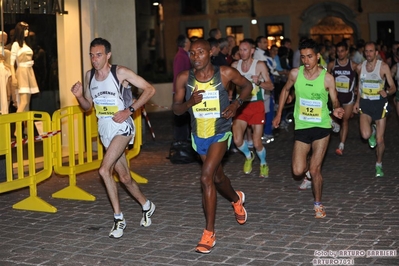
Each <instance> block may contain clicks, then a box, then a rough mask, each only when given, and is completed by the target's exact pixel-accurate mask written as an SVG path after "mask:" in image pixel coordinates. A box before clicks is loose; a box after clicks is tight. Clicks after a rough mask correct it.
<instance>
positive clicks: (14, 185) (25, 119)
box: [0, 112, 57, 213]
mask: <svg viewBox="0 0 399 266" xmlns="http://www.w3.org/2000/svg"><path fill="white" fill-rule="evenodd" d="M35 121H41V122H42V124H43V130H44V131H45V132H48V131H50V127H51V120H50V116H49V114H47V113H44V112H25V113H13V114H6V115H1V116H0V132H1V133H2V140H1V141H0V155H4V156H5V161H6V181H5V182H2V183H0V193H4V192H8V191H12V190H17V189H21V188H25V187H29V193H30V195H29V197H28V198H26V199H24V200H22V201H20V202H18V203H16V204H14V205H13V208H14V209H20V210H29V211H42V212H51V213H55V212H57V209H56V208H55V207H54V206H52V205H50V204H49V203H47V202H45V201H44V200H42V199H41V198H39V197H38V196H37V184H38V183H40V182H42V181H43V180H45V179H47V178H49V177H50V176H51V174H52V171H53V169H52V167H53V165H52V162H51V157H52V155H51V142H50V141H51V140H50V138H44V139H42V147H39V145H35V142H34V141H29V140H33V139H34V126H35V124H34V122H35ZM25 123H26V128H27V132H26V133H27V139H28V141H27V142H26V140H24V138H23V136H24V132H23V131H22V128H23V126H22V125H23V124H25ZM13 127H14V128H15V131H11V130H12V129H13ZM11 134H15V135H16V142H15V143H14V144H13V145H11ZM38 153H42V154H43V158H46V159H45V160H43V162H38V161H36V154H38ZM13 161H16V162H17V163H16V167H13ZM15 170H16V171H15Z"/></svg>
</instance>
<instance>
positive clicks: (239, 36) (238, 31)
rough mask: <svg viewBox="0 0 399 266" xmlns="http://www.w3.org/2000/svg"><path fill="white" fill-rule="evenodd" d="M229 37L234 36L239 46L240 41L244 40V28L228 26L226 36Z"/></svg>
mask: <svg viewBox="0 0 399 266" xmlns="http://www.w3.org/2000/svg"><path fill="white" fill-rule="evenodd" d="M229 35H231V36H234V38H235V39H236V44H237V45H238V44H239V43H240V41H242V40H244V28H243V27H242V26H227V27H226V36H229Z"/></svg>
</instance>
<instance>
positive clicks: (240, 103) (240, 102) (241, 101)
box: [236, 98, 244, 106]
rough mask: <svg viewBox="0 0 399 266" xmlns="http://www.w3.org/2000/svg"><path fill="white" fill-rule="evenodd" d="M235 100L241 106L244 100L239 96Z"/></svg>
mask: <svg viewBox="0 0 399 266" xmlns="http://www.w3.org/2000/svg"><path fill="white" fill-rule="evenodd" d="M236 101H237V102H238V105H239V106H241V105H242V104H243V103H244V101H243V100H242V99H241V98H237V99H236Z"/></svg>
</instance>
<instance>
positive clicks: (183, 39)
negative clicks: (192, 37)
mask: <svg viewBox="0 0 399 266" xmlns="http://www.w3.org/2000/svg"><path fill="white" fill-rule="evenodd" d="M186 39H187V37H186V35H183V34H180V35H179V36H177V39H176V43H177V46H178V47H182V48H183V47H184V46H186Z"/></svg>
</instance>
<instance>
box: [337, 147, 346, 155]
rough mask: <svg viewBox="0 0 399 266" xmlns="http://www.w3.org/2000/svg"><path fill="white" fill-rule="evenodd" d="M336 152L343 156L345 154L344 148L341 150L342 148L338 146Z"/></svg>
mask: <svg viewBox="0 0 399 266" xmlns="http://www.w3.org/2000/svg"><path fill="white" fill-rule="evenodd" d="M335 154H336V155H339V156H342V155H343V154H344V150H341V149H340V148H338V149H336V150H335Z"/></svg>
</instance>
